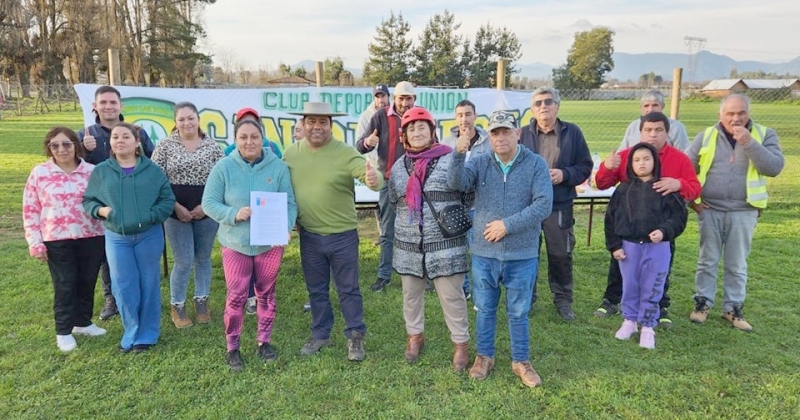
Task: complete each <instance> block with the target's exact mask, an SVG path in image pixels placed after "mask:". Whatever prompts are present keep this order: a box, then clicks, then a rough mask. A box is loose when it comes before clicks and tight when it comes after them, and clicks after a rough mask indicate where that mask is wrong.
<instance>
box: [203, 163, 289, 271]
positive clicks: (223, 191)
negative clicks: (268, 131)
mask: <svg viewBox="0 0 800 420" xmlns="http://www.w3.org/2000/svg"><path fill="white" fill-rule="evenodd" d="M262 157H263V158H262V159H261V161H258V162H256V163H255V164H250V163H249V162H247V161H246V160H244V158H242V155H241V154H239V152H238V151H234V152H233V153H231V154H230V156H227V157H225V158H223V159H222V160H220V161H219V162H217V164H216V165H214V168H213V169H211V173H210V174H209V175H208V180H207V181H206V188H205V190H204V192H203V211H204V212H205V213H206V214H207V215H208V216H209V217H211V218H212V219H214V220H216V221H217V222H218V223H219V230H218V231H217V239H219V243H220V244H222V246H224V247H227V248H230V249H232V250H234V251H236V252H239V253H241V254H245V255H250V256H253V255H258V254H261V253H264V252H267V251H269V249H270V248H271V247H269V246H253V245H250V220H245V221H242V222H237V221H236V213H237V212H238V211H239V209H240V208H242V207H249V206H250V192H251V191H263V192H285V193H286V195H287V197H286V198H287V204H288V207H289V209H288V210H289V214H288V216H289V220H288V222H289V225H288V226H289V230H290V231H291V229H292V228H293V227H294V223H295V221H296V220H297V204H296V202H295V199H294V190H293V189H292V182H291V179H290V178H289V168H288V167H287V166H286V164H285V163H283V161H282V160H280V159H278V158H277V157H276V156H275V154H274V153H271V152H270V151H269V150H267V149H262ZM288 233H289V232H287V235H288Z"/></svg>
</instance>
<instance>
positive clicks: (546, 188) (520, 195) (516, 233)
mask: <svg viewBox="0 0 800 420" xmlns="http://www.w3.org/2000/svg"><path fill="white" fill-rule="evenodd" d="M452 156H453V159H452V160H451V162H450V168H449V173H448V177H449V179H448V183H449V185H450V187H451V188H453V189H455V190H461V191H473V190H474V191H475V206H474V208H475V219H474V222H473V229H475V231H474V236H473V241H472V248H471V251H472V253H473V254H474V255H478V256H481V257H485V258H494V259H497V260H500V261H514V260H525V259H530V258H534V257H537V256H538V255H539V235H540V233H541V231H542V221H544V219H546V218H547V217H548V216H549V215H550V213H551V211H552V208H553V186H552V184H551V183H550V171H549V169H548V167H547V162H545V160H544V159H543V158H542V157H541V156H539V155H537V154H535V153H533V152H531V151H530V150H529V149H528V148H526V147H521V150H520V153H519V156H518V157H517V160H516V161H515V162H514V164H513V165H512V166H511V170H510V171H509V173H508V175H504V174H503V171H502V169H500V165H499V164H498V163H497V161H496V160H495V155H494V153H488V154H484V155H480V156H475V157H474V158H472V159H470V160H469V162H466V164H465V162H464V161H465V157H466V154H461V153H458V152H456V151H453V153H452ZM495 220H502V221H503V223H504V224H505V227H506V231H507V232H508V233H507V234H506V236H505V237H504V238H503V239H501V240H500V241H498V242H489V241H487V240H486V239H484V237H483V230H484V229H485V227H486V225H487V224H488V223H489V222H492V221H495Z"/></svg>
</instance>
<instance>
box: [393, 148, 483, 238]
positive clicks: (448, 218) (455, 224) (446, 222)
mask: <svg viewBox="0 0 800 420" xmlns="http://www.w3.org/2000/svg"><path fill="white" fill-rule="evenodd" d="M437 162H438V159H436V160H434V161H432V162H431V164H430V166H429V168H428V170H429V171H430V172H432V171H433V168H435V167H436V163H437ZM403 164H404V165H405V167H406V171H407V172H408V175H409V176H413V173H412V171H411V168H410V167H409V165H408V164H409V159H408V157H407V156H404V159H403ZM430 172H428V174H430ZM426 178H427V177H426ZM425 181H427V179H425V180H423V182H422V191H421V192H422V198H423V199H424V200H425V202H426V203H428V208H429V209H430V210H431V213H432V214H433V217H434V219H436V224H438V225H439V230H440V231H441V232H442V236H444V237H445V238H456V237H459V236H463V235H466V234H467V232H468V231H469V230H470V229H472V219H470V217H469V214H468V210H469V209H468V208H467V206H466V205H464V194H463V193H462V194H461V204H451V205H449V206H447V207H445V208H443V209H442V211H440V212H437V211H436V209H435V208H434V207H433V204H431V200H428V196H427V195H426V194H425Z"/></svg>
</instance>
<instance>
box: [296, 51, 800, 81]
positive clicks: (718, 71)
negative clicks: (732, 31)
mask: <svg viewBox="0 0 800 420" xmlns="http://www.w3.org/2000/svg"><path fill="white" fill-rule="evenodd" d="M613 58H614V70H613V71H611V72H610V73H608V74H607V75H606V78H607V79H618V80H621V81H626V80H631V81H634V82H635V81H637V80H639V76H641V75H643V74H647V73H650V72H651V71H652V72H653V73H655V74H657V75H660V76H661V77H663V78H664V79H665V80H672V70H673V69H675V68H676V67H681V68H683V80H684V82H702V81H708V80H713V79H724V78H727V77H728V76H729V75H730V72H731V70H733V69H734V68H735V69H736V70H737V71H738V72H739V73H741V72H745V71H759V70H763V71H765V72H767V73H777V74H786V73H789V74H794V75H800V57H797V58H795V59H794V60H792V61H788V62H785V63H766V62H761V61H736V60H734V59H732V58H730V57H728V56H726V55H720V54H714V53H712V52H710V51H700V52H699V53H697V54H693V55H692V59H693V60H695V61H693V63H695V64H696V66H697V68H696V69H695V71H694V74H693V75H691V74H690V73H689V55H688V54H670V53H644V54H629V53H622V52H617V53H614V55H613ZM515 65H516V66H517V68H519V69H520V72H519V73H518V76H520V77H527V78H529V79H549V78H551V77H552V76H553V68H554V66H552V65H550V64H546V63H539V62H536V63H532V64H523V63H515ZM296 67H303V68H305V69H306V70H307V71H309V72H312V71H314V61H312V60H303V61H300V62H298V63H295V64H294V65H292V68H296ZM345 69H347V70H349V71H350V72H351V73H353V76H355V77H361V75H362V73H363V69H362V68H356V67H347V66H345Z"/></svg>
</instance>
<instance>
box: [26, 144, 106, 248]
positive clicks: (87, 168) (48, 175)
mask: <svg viewBox="0 0 800 420" xmlns="http://www.w3.org/2000/svg"><path fill="white" fill-rule="evenodd" d="M93 169H94V165H92V164H91V163H88V162H86V161H84V160H83V159H81V163H80V164H79V165H78V167H77V168H76V169H75V170H74V171H72V173H69V174H68V173H66V172H64V171H63V170H62V169H61V168H59V167H58V165H56V163H55V162H54V161H53V159H50V160H48V161H47V162H45V163H42V164H40V165H37V166H36V167H35V168H33V170H32V171H31V174H30V176H29V177H28V182H27V183H26V184H25V191H24V192H23V195H22V222H23V226H24V227H25V239H26V240H27V241H28V247H29V249H30V253H31V256H34V255H37V254H39V253H41V252H44V251H46V250H47V249H46V248H45V246H44V242H48V241H59V240H64V239H82V238H91V237H94V236H103V235H104V234H105V231H104V230H103V224H102V222H101V221H100V220H95V219H92V218H91V217H89V215H88V214H86V212H84V211H83V205H82V204H81V202H82V201H83V193H84V191H86V184H87V183H88V182H89V175H90V174H91V173H92V170H93Z"/></svg>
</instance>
